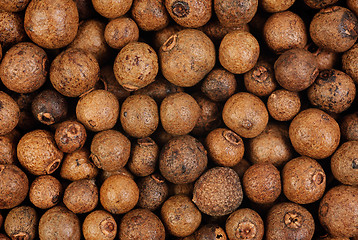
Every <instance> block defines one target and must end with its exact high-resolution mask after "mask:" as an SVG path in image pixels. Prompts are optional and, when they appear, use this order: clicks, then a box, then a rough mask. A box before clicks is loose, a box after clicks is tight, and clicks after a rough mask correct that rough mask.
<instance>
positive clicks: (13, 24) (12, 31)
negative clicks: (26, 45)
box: [0, 11, 26, 48]
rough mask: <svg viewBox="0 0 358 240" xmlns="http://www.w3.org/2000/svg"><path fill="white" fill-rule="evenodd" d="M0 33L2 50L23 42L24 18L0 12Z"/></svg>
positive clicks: (16, 14)
mask: <svg viewBox="0 0 358 240" xmlns="http://www.w3.org/2000/svg"><path fill="white" fill-rule="evenodd" d="M9 26H10V27H9ZM0 33H1V34H0V44H1V46H2V47H3V48H7V47H11V46H13V45H15V44H16V43H19V42H22V41H24V40H25V39H26V32H25V29H24V17H23V16H22V15H21V14H20V13H12V12H6V11H0Z"/></svg>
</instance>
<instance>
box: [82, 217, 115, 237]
mask: <svg viewBox="0 0 358 240" xmlns="http://www.w3.org/2000/svg"><path fill="white" fill-rule="evenodd" d="M82 232H83V236H84V238H85V239H86V240H98V239H103V240H113V239H114V238H115V236H116V234H117V223H116V221H115V220H114V218H113V216H112V215H111V214H110V213H108V212H106V211H103V210H96V211H93V212H91V213H90V214H88V215H87V217H86V218H85V220H84V221H83V225H82Z"/></svg>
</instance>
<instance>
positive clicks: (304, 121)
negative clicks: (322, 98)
mask: <svg viewBox="0 0 358 240" xmlns="http://www.w3.org/2000/svg"><path fill="white" fill-rule="evenodd" d="M289 136H290V140H291V143H292V145H293V147H294V148H295V150H296V151H297V152H298V153H299V154H301V155H305V156H308V157H311V158H315V159H323V158H326V157H329V156H330V155H332V154H333V153H334V151H335V150H336V148H337V147H338V144H339V140H340V136H341V134H340V129H339V125H338V123H337V122H336V121H335V120H334V119H333V118H332V117H331V116H330V115H328V114H327V113H325V112H323V111H322V110H319V109H316V108H309V109H307V110H304V111H302V112H300V113H299V114H298V115H297V116H296V117H295V118H294V119H293V120H292V122H291V124H290V128H289Z"/></svg>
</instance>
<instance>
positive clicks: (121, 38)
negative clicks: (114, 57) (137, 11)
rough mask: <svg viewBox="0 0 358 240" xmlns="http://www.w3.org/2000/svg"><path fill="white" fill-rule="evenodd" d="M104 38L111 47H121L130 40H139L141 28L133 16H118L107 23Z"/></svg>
mask: <svg viewBox="0 0 358 240" xmlns="http://www.w3.org/2000/svg"><path fill="white" fill-rule="evenodd" d="M104 38H105V40H106V42H107V43H108V45H109V46H110V47H111V48H115V49H121V48H123V47H124V46H125V45H127V44H128V43H130V42H136V41H138V38H139V29H138V26H137V24H136V23H135V22H134V21H133V20H132V19H131V18H127V17H120V18H116V19H113V20H111V21H110V22H109V23H108V24H107V26H106V29H105V30H104Z"/></svg>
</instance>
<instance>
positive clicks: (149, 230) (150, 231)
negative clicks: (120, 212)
mask: <svg viewBox="0 0 358 240" xmlns="http://www.w3.org/2000/svg"><path fill="white" fill-rule="evenodd" d="M118 231H119V239H121V240H131V239H157V240H165V228H164V226H163V223H162V221H161V220H160V219H159V218H158V217H157V215H155V214H154V213H152V212H151V211H149V210H147V209H140V208H139V209H135V210H132V211H130V212H128V213H127V214H126V215H124V216H123V218H122V220H121V223H120V225H119V230H118Z"/></svg>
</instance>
